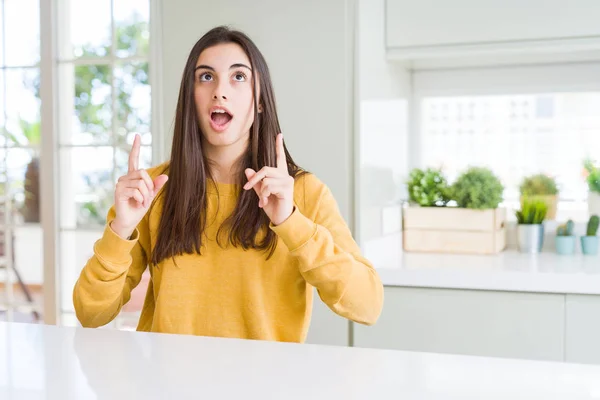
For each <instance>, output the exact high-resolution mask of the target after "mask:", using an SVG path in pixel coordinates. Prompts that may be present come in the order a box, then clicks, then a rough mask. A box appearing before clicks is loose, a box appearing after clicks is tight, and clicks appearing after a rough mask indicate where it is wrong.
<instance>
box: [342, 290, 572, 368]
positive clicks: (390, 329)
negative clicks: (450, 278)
mask: <svg viewBox="0 0 600 400" xmlns="http://www.w3.org/2000/svg"><path fill="white" fill-rule="evenodd" d="M564 307H565V301H564V295H560V294H537V293H515V292H491V291H471V290H448V289H422V288H400V287H386V288H385V304H384V309H383V313H382V315H381V317H380V319H379V321H378V322H377V324H376V325H375V326H372V327H365V326H360V325H357V324H355V325H354V327H353V329H354V346H356V347H375V348H386V349H398V350H409V351H424V352H438V353H455V354H467V355H478V356H491V357H510V358H522V359H535V360H556V361H560V360H563V357H564V323H565V321H564V315H565V312H564Z"/></svg>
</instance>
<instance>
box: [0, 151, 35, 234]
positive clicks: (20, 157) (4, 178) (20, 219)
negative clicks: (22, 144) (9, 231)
mask: <svg viewBox="0 0 600 400" xmlns="http://www.w3.org/2000/svg"><path fill="white" fill-rule="evenodd" d="M0 159H2V160H6V164H4V163H2V164H4V165H6V167H7V170H6V173H2V174H0V188H2V189H3V192H4V194H5V196H6V198H5V199H3V201H2V206H1V207H2V210H6V209H8V208H9V206H10V212H9V213H8V219H9V223H10V224H16V225H19V224H23V223H27V224H32V223H33V224H37V223H39V222H40V180H39V179H40V175H39V157H38V151H37V150H33V149H24V148H12V149H11V148H8V149H2V148H0ZM0 169H1V170H3V169H4V167H0ZM3 183H4V185H3ZM7 199H10V200H11V201H10V202H8V200H7ZM3 221H4V217H3V218H1V219H0V223H2V222H3Z"/></svg>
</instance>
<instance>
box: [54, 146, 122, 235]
mask: <svg viewBox="0 0 600 400" xmlns="http://www.w3.org/2000/svg"><path fill="white" fill-rule="evenodd" d="M59 173H60V179H59V182H60V188H59V190H60V196H61V198H60V200H59V206H60V208H61V209H60V218H61V227H63V228H70V229H73V228H76V227H79V226H97V227H99V228H102V227H103V226H104V224H105V223H106V214H107V212H108V209H109V208H110V207H111V206H112V204H113V201H114V191H115V181H114V179H113V175H112V173H113V148H112V147H84V148H67V149H61V151H60V171H59Z"/></svg>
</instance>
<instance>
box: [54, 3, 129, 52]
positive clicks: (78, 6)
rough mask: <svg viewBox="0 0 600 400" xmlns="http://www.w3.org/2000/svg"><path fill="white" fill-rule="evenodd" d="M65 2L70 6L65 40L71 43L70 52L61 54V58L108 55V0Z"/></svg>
mask: <svg viewBox="0 0 600 400" xmlns="http://www.w3.org/2000/svg"><path fill="white" fill-rule="evenodd" d="M119 1H120V0H119ZM119 1H115V3H118V2H119ZM65 4H66V5H68V7H70V9H69V12H70V19H71V21H70V24H69V25H70V28H71V30H70V35H68V38H65V39H66V40H65V41H66V42H69V43H71V45H72V50H71V52H72V54H61V58H71V57H73V56H74V57H86V58H89V57H106V56H108V55H110V42H111V23H110V20H111V18H110V0H77V1H69V2H65ZM67 47H68V46H67Z"/></svg>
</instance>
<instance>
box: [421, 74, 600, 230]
mask: <svg viewBox="0 0 600 400" xmlns="http://www.w3.org/2000/svg"><path fill="white" fill-rule="evenodd" d="M595 68H596V69H598V68H599V66H596V67H595ZM549 69H550V70H551V69H552V68H551V67H550V68H549ZM551 72H552V71H550V73H549V72H548V67H531V68H528V69H523V70H519V71H515V70H510V71H505V70H504V71H503V70H497V71H484V72H482V73H481V74H475V73H472V74H471V76H470V77H469V76H468V75H469V74H466V73H465V74H462V73H458V74H456V73H450V72H447V71H444V72H436V73H431V74H429V76H427V77H426V78H425V77H424V76H421V77H420V79H416V87H415V91H416V92H417V93H418V95H417V96H416V98H417V101H418V105H417V110H418V111H417V115H416V116H415V118H416V119H417V126H418V139H417V142H418V146H416V147H415V148H417V149H418V155H417V157H415V158H416V159H417V160H418V165H417V166H422V167H425V166H432V167H441V168H443V170H444V172H445V173H446V175H447V176H448V178H449V179H450V181H453V180H454V179H455V178H456V177H457V176H458V174H460V173H461V172H462V171H463V170H465V169H466V168H467V167H468V166H471V165H477V166H486V167H489V168H491V169H492V170H493V171H494V172H495V173H496V174H497V175H498V176H499V178H500V179H501V180H502V182H503V184H504V185H505V192H504V199H505V201H504V204H503V205H504V206H506V207H509V208H512V209H515V208H518V207H519V197H520V195H519V185H520V183H521V181H522V179H523V177H525V176H527V175H531V174H537V173H543V174H547V175H550V176H553V177H555V178H556V180H557V183H558V186H559V190H560V194H559V206H558V215H557V218H558V219H564V218H574V219H577V220H584V219H586V218H587V211H588V208H587V207H588V206H587V197H588V186H587V183H586V181H585V178H584V160H585V159H587V158H591V159H592V160H596V161H600V113H598V110H600V88H597V87H594V85H586V84H585V82H580V83H578V84H576V85H575V84H572V83H571V84H569V85H565V86H562V87H561V86H560V84H557V83H556V82H559V83H561V81H559V80H554V79H556V77H555V76H554V74H553V73H551ZM596 72H597V70H596ZM577 73H578V70H577V68H573V69H572V70H571V72H570V73H567V74H563V75H562V83H563V84H564V82H567V81H569V79H572V78H574V77H576V78H577ZM534 74H538V75H540V76H542V77H543V76H544V75H548V77H549V79H548V81H549V82H539V77H538V78H535V77H533V75H534ZM424 75H428V74H424ZM481 75H484V76H481ZM582 75H583V76H585V74H582ZM454 78H456V81H454V82H452V80H453V79H454ZM501 78H502V79H501ZM528 78H531V79H532V80H536V79H537V80H538V82H536V83H535V85H532V84H531V82H529V81H528ZM461 86H462V87H463V88H462V89H461ZM532 86H534V89H535V90H527V89H531V87H532ZM557 86H558V87H557ZM423 87H425V89H423V90H421V88H423ZM586 87H589V89H590V90H582V89H584V88H586ZM554 88H557V89H560V90H551V89H554ZM543 89H548V90H543ZM569 89H578V90H569Z"/></svg>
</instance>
